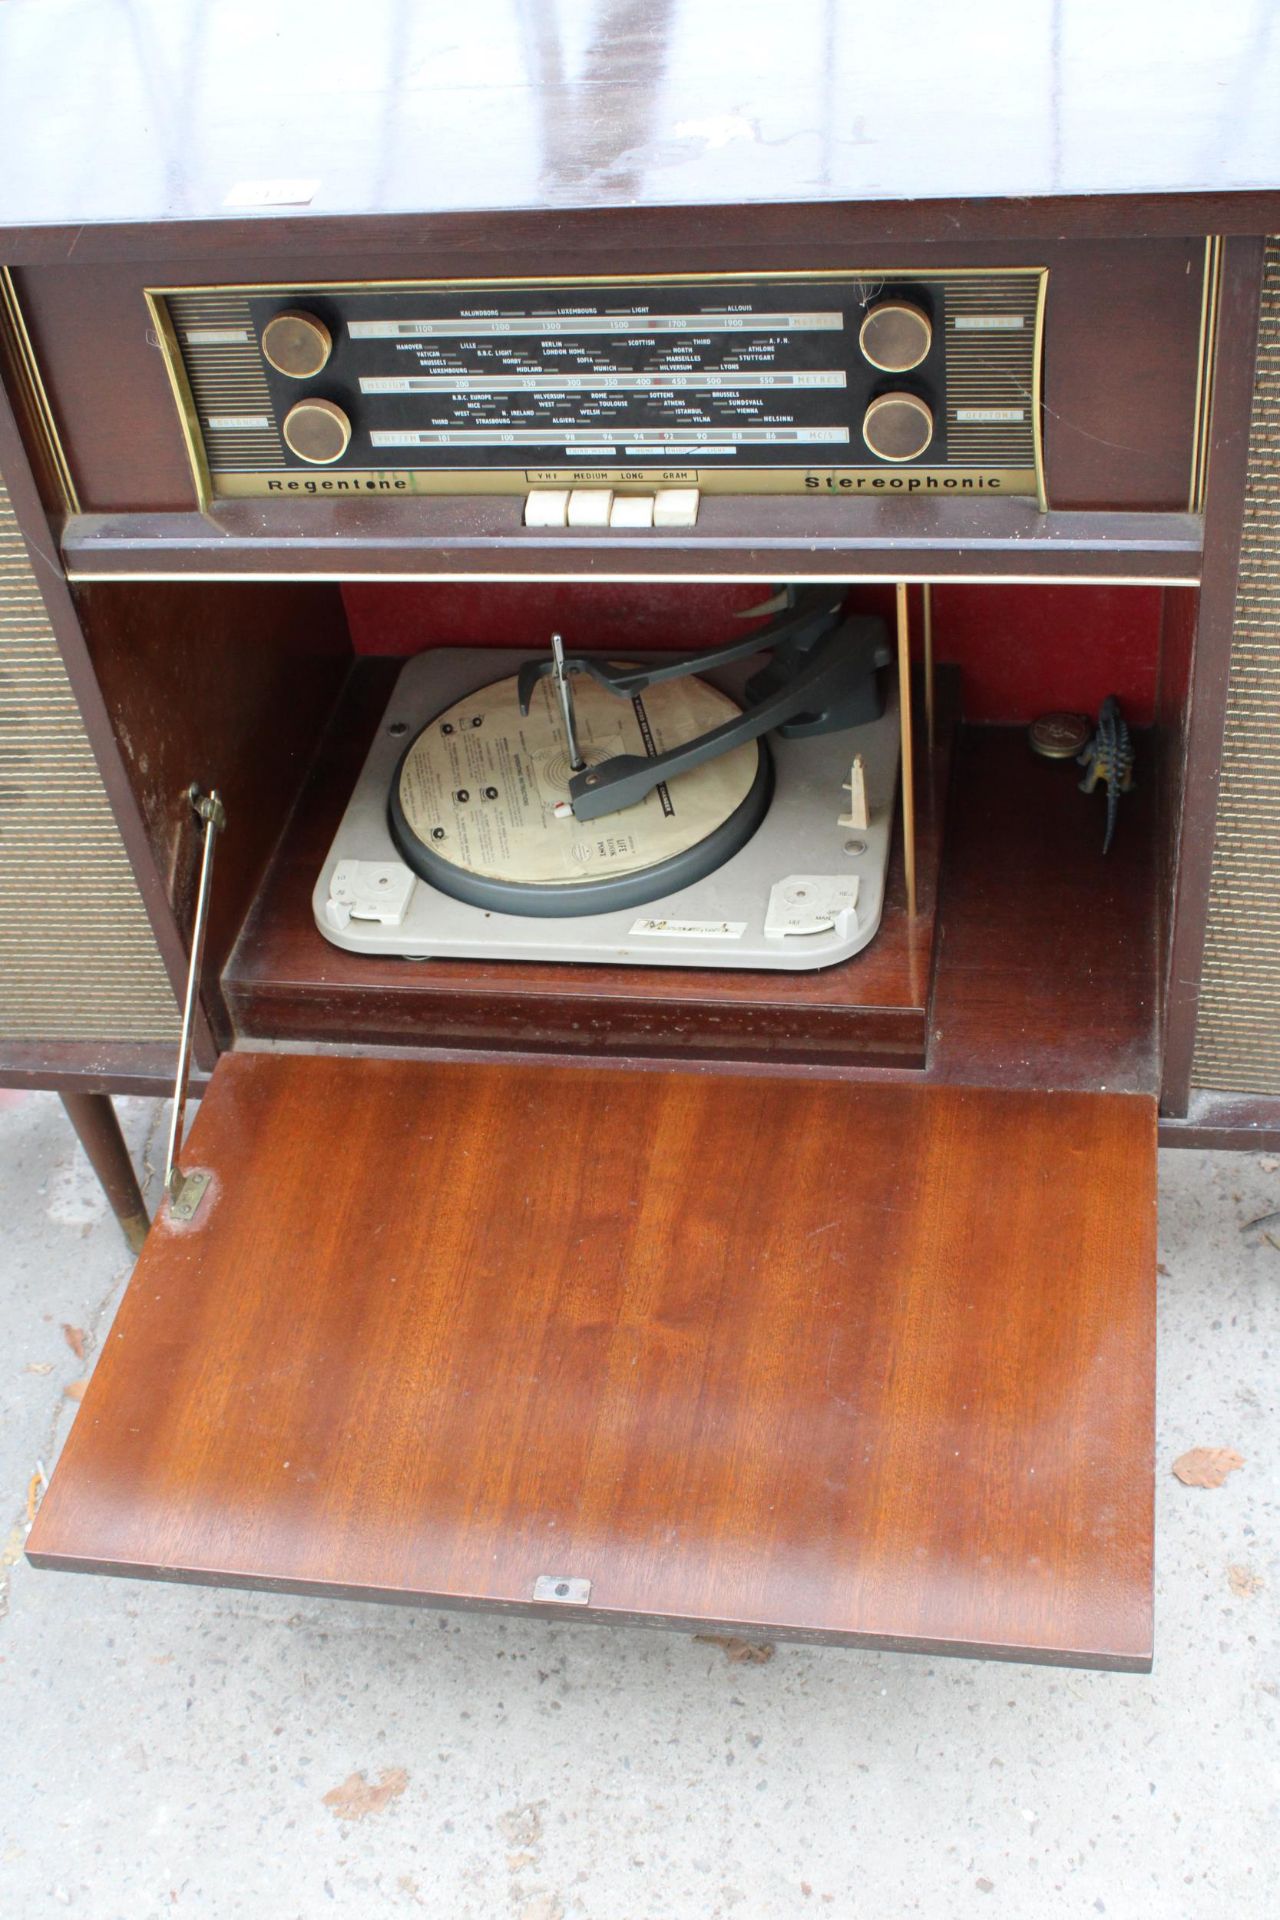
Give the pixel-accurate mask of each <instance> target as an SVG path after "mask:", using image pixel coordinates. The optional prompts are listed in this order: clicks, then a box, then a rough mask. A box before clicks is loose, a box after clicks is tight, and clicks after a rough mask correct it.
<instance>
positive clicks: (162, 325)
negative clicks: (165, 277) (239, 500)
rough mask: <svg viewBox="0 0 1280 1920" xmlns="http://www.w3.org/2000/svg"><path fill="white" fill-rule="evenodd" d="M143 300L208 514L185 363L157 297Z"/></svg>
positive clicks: (204, 465)
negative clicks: (158, 344) (154, 332)
mask: <svg viewBox="0 0 1280 1920" xmlns="http://www.w3.org/2000/svg"><path fill="white" fill-rule="evenodd" d="M143 298H144V299H145V300H146V303H147V312H148V313H149V314H150V315H151V324H152V326H153V327H154V328H155V331H156V339H157V340H158V341H159V343H160V357H161V359H162V360H163V361H164V370H165V372H166V373H167V374H168V376H169V387H170V390H171V391H172V393H173V397H174V401H175V402H176V404H177V408H178V420H179V424H180V425H181V427H182V438H183V440H184V441H185V443H186V448H187V460H188V462H189V464H190V467H191V476H192V479H193V480H194V481H195V483H196V504H197V506H198V507H199V509H200V512H201V513H208V512H209V509H210V505H211V502H212V499H213V481H212V477H211V475H210V473H209V463H208V460H207V458H206V456H205V449H204V435H203V434H202V433H201V431H200V415H199V413H198V412H197V410H196V402H195V395H194V394H193V393H192V391H191V383H190V382H189V380H188V379H187V368H186V362H185V361H184V360H183V358H182V349H181V347H180V346H179V344H178V334H177V329H176V328H175V326H174V324H173V320H172V318H171V317H170V313H169V309H168V307H167V306H166V305H165V304H164V300H163V298H162V296H161V295H159V294H156V293H153V292H152V291H151V290H150V288H147V289H145V290H144V293H143ZM69 577H70V576H68V578H69Z"/></svg>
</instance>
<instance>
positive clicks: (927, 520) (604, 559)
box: [0, 19, 1204, 578]
mask: <svg viewBox="0 0 1280 1920" xmlns="http://www.w3.org/2000/svg"><path fill="white" fill-rule="evenodd" d="M2 30H3V22H2V19H0V34H2ZM0 45H2V39H0ZM757 213H758V210H757V209H753V208H739V209H737V210H736V213H726V214H725V215H723V216H722V217H719V218H718V219H717V221H716V222H715V223H706V222H704V223H702V224H701V225H700V227H699V229H698V231H697V232H696V234H694V235H689V234H688V233H686V232H684V231H683V230H682V227H681V224H680V222H679V220H678V218H677V217H675V216H674V215H669V216H668V219H667V224H666V226H665V227H664V228H663V229H662V230H661V231H659V232H658V233H656V234H653V235H650V236H647V237H646V236H640V235H637V234H636V233H635V232H634V230H633V226H632V223H631V222H630V220H629V219H628V218H627V216H625V215H623V214H617V215H610V216H608V218H607V219H606V220H604V221H602V222H600V223H598V224H597V226H596V228H595V229H594V231H593V233H592V234H591V235H590V236H583V238H582V239H581V240H580V241H578V242H574V241H573V240H572V239H571V238H568V237H567V236H566V233H565V230H564V227H563V223H561V222H559V221H553V220H552V219H551V218H550V216H549V215H548V214H546V213H545V212H544V213H543V215H542V225H541V229H540V238H539V241H538V243H537V245H536V246H535V247H534V248H533V249H532V250H529V251H526V252H525V253H524V254H522V255H521V254H513V252H512V250H511V248H510V247H509V246H508V245H506V244H505V243H504V241H503V238H502V236H501V235H500V234H495V235H494V236H493V238H492V240H490V241H488V242H486V239H485V237H484V235H483V233H481V234H476V235H473V236H471V238H470V240H469V243H468V245H467V246H466V247H463V248H459V249H456V250H455V251H452V252H451V251H449V250H448V249H441V248H439V247H433V248H430V249H427V250H418V249H413V250H411V251H409V252H406V251H405V250H404V249H403V248H401V249H398V250H396V251H393V252H386V253H381V254H379V253H374V252H370V251H369V243H370V236H367V235H366V236H363V241H362V245H361V246H360V248H359V249H358V250H356V251H353V252H352V254H351V255H350V256H349V257H348V258H347V260H345V261H344V262H343V263H342V265H341V267H340V269H339V271H340V272H341V273H342V274H343V276H344V277H350V278H353V279H357V280H370V281H375V282H376V281H379V280H388V281H395V280H402V279H404V278H405V277H406V275H407V274H409V273H413V272H420V273H421V274H422V276H423V277H425V278H441V279H447V278H457V279H462V280H469V279H470V280H475V279H483V278H485V277H497V278H510V277H513V276H516V277H519V276H522V275H523V276H533V277H538V276H544V275H556V274H562V275H569V276H573V277H586V278H590V277H591V275H593V274H595V275H599V274H602V273H603V274H624V275H626V274H631V275H643V274H649V273H658V274H671V273H732V274H739V273H752V272H795V273H801V274H804V273H814V272H821V271H836V272H840V273H851V272H857V271H859V270H860V269H861V270H870V271H873V272H877V273H879V272H883V271H884V270H885V269H886V268H887V267H897V268H898V269H899V270H901V271H910V270H912V269H913V268H920V267H927V268H929V269H931V270H932V269H945V268H956V269H960V270H964V271H970V270H973V269H983V270H991V269H994V268H1000V267H1008V266H1016V265H1022V266H1037V267H1046V268H1047V269H1048V273H1049V290H1048V296H1047V300H1046V307H1045V338H1044V349H1045V351H1044V442H1045V458H1046V469H1047V471H1046V477H1047V483H1048V494H1049V503H1050V506H1051V507H1052V508H1053V509H1054V510H1055V511H1054V513H1053V515H1052V516H1050V517H1049V518H1048V519H1043V518H1041V516H1039V515H1038V514H1037V512H1036V511H1035V503H1034V502H1030V501H1027V502H1023V501H1019V500H1017V499H1014V498H1010V499H1002V498H1000V497H999V496H994V495H993V496H991V497H990V498H986V499H980V498H972V497H971V498H968V499H965V498H961V497H957V498H954V499H938V498H933V499H921V498H912V499H888V500H875V499H867V498H862V499H848V498H842V497H840V496H839V495H825V494H824V495H823V496H822V497H821V498H814V497H813V496H807V495H803V494H802V495H798V496H786V495H781V496H778V495H772V496H770V495H764V496H760V497H757V498H751V497H749V496H748V497H745V498H744V497H735V496H721V497H712V496H709V497H708V498H707V499H705V500H704V502H703V504H702V507H701V509H700V511H699V518H698V525H697V528H696V529H695V530H694V531H693V532H692V533H687V534H684V535H682V536H672V535H663V534H662V533H661V532H660V531H655V530H653V529H650V530H649V532H648V533H647V534H645V535H643V536H636V535H634V534H632V535H630V536H627V535H624V534H622V533H620V532H616V531H615V532H611V531H610V530H609V529H597V530H593V537H591V538H584V537H583V536H582V535H581V534H579V535H578V536H577V537H576V538H575V537H574V536H572V535H570V534H568V533H566V532H565V531H564V530H563V529H561V530H558V531H553V532H546V531H540V530H539V529H537V528H525V527H523V526H522V525H521V518H522V510H523V499H522V494H521V493H520V492H517V493H515V494H514V495H509V496H505V497H504V496H496V497H495V496H485V495H471V496H466V495H463V496H461V497H456V496H455V497H447V496H446V497H444V498H439V499H433V498H431V497H430V496H424V497H422V498H420V499H414V500H398V501H397V500H382V499H374V500H366V501H360V500H326V499H323V498H317V499H314V500H292V501H290V500H267V501H240V502H227V503H224V504H223V505H220V506H219V507H218V508H217V509H216V510H215V512H214V513H213V515H212V516H210V517H208V518H202V517H200V516H198V515H193V514H192V513H191V512H190V509H192V508H194V506H195V492H194V483H193V481H192V477H191V471H190V467H189V465H188V461H187V455H186V449H185V446H184V444H183V440H182V435H181V432H180V430H179V421H178V412H177V408H176V406H175V404H174V400H173V395H172V393H171V391H170V387H169V381H168V376H167V374H166V372H165V366H164V360H163V357H162V355H161V354H160V353H159V352H158V351H157V350H156V348H155V346H153V345H152V344H151V342H152V329H151V327H150V320H149V315H148V313H147V308H146V303H145V299H144V290H145V289H146V288H147V287H171V286H182V285H185V284H191V283H194V284H196V285H199V284H201V283H202V282H203V283H205V284H207V283H208V282H209V281H210V280H212V281H213V282H214V284H218V283H225V284H231V285H237V284H242V283H246V282H248V283H252V282H253V281H255V280H257V281H261V280H263V279H266V280H267V281H276V282H280V281H283V282H284V283H285V284H286V285H289V284H292V285H295V286H299V287H306V286H307V285H308V284H311V283H315V282H320V283H323V282H325V281H327V280H332V279H333V277H334V273H335V266H334V262H333V260H332V259H326V258H323V257H317V256H315V255H308V254H306V253H299V252H297V251H296V249H292V248H290V247H289V246H288V245H286V244H285V241H284V239H283V237H282V238H281V243H280V250H279V252H278V254H277V255H276V256H275V257H274V258H273V259H272V260H271V261H270V262H269V263H266V264H264V263H263V262H262V261H261V260H260V259H255V258H254V257H253V256H252V255H246V254H241V253H236V252H232V251H228V252H227V253H226V254H225V256H224V257H223V258H221V259H219V260H218V261H216V262H214V263H210V262H208V261H206V262H203V263H202V262H199V261H191V260H188V259H183V258H181V257H179V258H177V259H175V258H172V257H166V255H165V253H164V252H162V251H158V252H157V254H156V255H155V256H154V257H153V258H152V259H151V260H150V261H148V262H143V263H140V264H136V265H121V266H110V267H107V266H95V265H92V264H89V263H86V262H83V261H82V259H81V256H80V251H79V249H77V252H76V256H75V258H74V260H72V261H71V262H70V264H59V265H57V266H49V267H39V268H28V269H23V270H21V271H19V272H18V273H17V274H16V275H15V280H16V286H17V292H18V297H19V299H20V301H21V305H22V311H23V314H24V317H25V321H26V325H27V326H28V328H29V329H30V332H31V337H32V340H33V343H34V346H35V351H36V354H37V357H38V359H39V362H40V368H41V375H42V378H43V380H44V382H45V385H46V387H47V389H48V393H49V398H50V402H51V405H52V407H53V411H54V415H55V417H56V419H57V420H58V422H59V426H60V432H61V433H62V435H63V438H64V440H65V441H66V445H67V452H68V457H69V459H70V462H71V466H72V468H73V470H74V472H75V476H76V486H77V490H78V493H79V497H80V500H81V502H82V504H83V507H84V510H85V516H86V517H85V518H84V519H83V520H82V521H78V522H77V523H76V524H75V526H74V527H73V528H72V530H71V531H72V538H73V541H74V550H73V553H72V555H71V556H70V557H71V558H72V559H73V561H74V564H75V566H76V568H77V569H79V570H82V571H88V570H89V569H90V568H97V569H100V570H101V571H102V573H103V574H104V576H105V575H106V574H107V573H108V572H109V571H110V569H111V568H113V567H114V569H115V570H116V571H117V572H120V571H121V570H127V568H128V567H129V566H130V565H132V566H133V567H134V568H135V569H139V568H142V567H143V566H147V565H149V566H150V568H151V569H152V570H166V569H167V570H169V571H174V572H178V571H181V572H183V573H191V572H199V571H200V569H201V568H203V569H204V570H205V571H206V572H217V571H219V570H224V571H228V572H233V573H234V572H247V571H253V570H255V569H256V568H259V567H262V566H267V567H271V568H274V570H275V571H277V572H280V571H284V572H309V573H313V574H314V573H324V572H326V571H327V572H328V573H330V574H333V573H350V572H359V571H362V570H363V571H368V572H377V571H378V570H379V569H380V568H381V569H383V570H389V571H391V572H393V573H394V572H397V571H399V572H405V571H421V572H431V571H435V572H444V573H448V572H449V571H450V570H452V571H454V572H457V571H465V572H467V573H471V572H475V573H478V574H483V573H486V572H493V571H495V570H501V569H502V567H503V566H504V565H505V566H506V567H507V568H509V569H512V570H516V571H532V570H533V569H534V568H535V566H537V565H541V566H543V567H544V568H546V569H548V570H549V571H552V572H556V571H560V570H563V569H564V568H565V567H566V566H573V565H576V566H577V567H578V568H579V569H580V570H582V571H585V572H587V573H590V572H591V571H593V570H607V569H608V568H609V567H612V568H613V570H614V571H615V572H618V571H631V570H636V571H642V572H643V571H647V570H649V569H652V570H654V571H657V572H662V571H673V570H674V568H673V558H672V556H673V554H683V555H685V556H686V557H687V559H688V566H689V568H690V569H697V568H712V567H717V566H718V567H719V568H720V570H721V571H727V570H729V569H736V570H737V571H739V572H745V573H748V574H751V575H753V576H756V577H764V578H768V577H770V572H771V568H776V566H777V565H778V559H779V554H780V553H787V554H789V555H791V556H794V557H793V558H792V559H791V560H790V562H789V564H791V565H793V566H794V567H795V568H797V569H798V570H799V571H801V572H804V571H809V572H814V571H817V572H819V573H821V571H822V570H823V569H828V570H829V569H832V568H834V569H835V573H836V577H840V562H841V561H842V560H843V561H844V562H845V563H846V564H845V572H846V574H848V573H852V572H856V573H858V574H866V573H868V572H871V571H874V570H875V569H876V567H877V565H879V566H880V567H882V568H883V569H884V571H885V572H886V573H888V575H889V577H890V578H902V577H903V575H902V573H901V572H900V571H897V572H895V571H893V570H892V569H894V568H895V567H896V568H899V569H900V568H901V566H902V565H903V564H904V563H911V562H914V564H915V566H916V568H917V569H918V570H919V571H920V572H921V573H923V574H924V575H926V576H927V575H929V574H930V573H933V574H937V575H943V574H948V573H956V572H961V573H963V572H965V571H967V572H968V573H969V574H970V575H973V574H975V573H987V572H991V573H996V574H999V573H1008V572H1013V573H1018V572H1020V571H1025V572H1029V573H1033V572H1039V573H1046V572H1049V571H1051V569H1052V568H1053V567H1054V566H1057V567H1058V568H1059V569H1060V570H1061V572H1062V573H1064V574H1068V575H1070V574H1072V573H1087V572H1088V569H1089V568H1090V567H1093V568H1094V569H1096V570H1097V571H1098V572H1099V573H1105V572H1107V571H1111V572H1113V573H1119V574H1120V575H1121V576H1122V577H1123V576H1124V574H1125V573H1126V572H1127V573H1129V574H1134V573H1144V574H1146V575H1147V576H1148V577H1150V576H1154V577H1157V578H1159V577H1186V573H1187V571H1188V569H1190V570H1191V571H1192V572H1194V567H1195V562H1196V559H1197V557H1198V537H1199V527H1198V523H1192V522H1188V521H1185V520H1184V519H1183V510H1185V508H1186V505H1187V494H1188V485H1189V479H1190V471H1191V455H1192V436H1193V431H1194V423H1195V399H1196V369H1197V362H1198V355H1199V338H1200V302H1201V291H1202V286H1203V277H1204V243H1203V241H1196V240H1187V239H1177V240H1159V239H1151V240H1139V239H1135V240H1132V241H1129V242H1127V243H1119V242H1116V241H1105V240H1098V241H1064V240H1061V239H1054V238H1043V237H1042V238H1038V239H1035V240H1027V241H1024V242H1023V243H1022V244H1021V246H1020V247H1019V248H1018V249H1017V251H1016V255H1015V256H1014V257H1011V256H1010V250H1009V247H1008V245H1007V244H970V245H964V244H961V243H959V241H958V240H957V238H956V236H955V234H954V231H953V230H952V229H951V228H950V227H949V226H948V225H947V224H946V223H945V222H944V223H943V224H942V226H941V227H940V230H939V231H938V232H937V233H934V234H931V235H930V238H929V244H928V245H927V246H917V247H915V248H914V249H910V248H908V249H907V250H905V251H904V250H903V247H902V243H898V244H896V245H894V247H893V249H892V251H891V253H890V254H889V255H886V251H885V248H886V244H887V243H886V241H885V239H884V238H882V237H879V236H878V237H877V238H876V239H875V240H873V241H871V242H869V243H864V244H863V245H862V246H861V247H856V248H851V247H850V246H849V245H848V244H847V243H846V242H844V241H842V240H841V238H840V237H839V235H838V234H837V233H835V232H833V230H832V223H831V219H830V210H829V209H828V208H826V207H813V208H810V209H807V210H806V209H803V208H796V209H795V210H794V211H793V212H792V214H791V216H790V221H789V228H788V231H787V233H786V235H785V237H782V236H780V237H779V238H778V239H777V240H776V241H775V242H774V244H773V245H772V246H766V245H765V244H763V242H762V236H761V235H760V234H759V232H758V231H757V230H756V224H755V223H756V218H757ZM267 224H268V226H270V224H271V223H269V222H268V223H267ZM411 261H412V262H415V263H420V265H413V266H411V265H410V264H409V262H411ZM104 359H105V360H107V361H109V364H110V366H111V369H112V378H111V379H110V380H104V379H103V378H102V367H103V364H104ZM333 397H335V398H336V397H338V395H337V394H336V393H335V395H334V396H333ZM350 404H351V405H352V406H353V407H356V406H358V405H359V396H357V395H352V396H350ZM1086 509H1109V510H1111V511H1112V512H1113V513H1115V514H1116V515H1117V516H1118V517H1117V518H1116V519H1115V520H1114V521H1111V522H1107V521H1101V522H1097V521H1093V520H1091V519H1089V518H1087V517H1086V518H1081V517H1079V515H1078V513H1077V512H1076V511H1075V510H1086ZM1134 510H1143V511H1147V512H1153V513H1160V514H1161V515H1162V516H1163V515H1165V514H1168V515H1171V516H1172V517H1171V518H1169V519H1165V518H1163V517H1161V518H1159V519H1157V520H1155V521H1153V522H1152V523H1151V524H1150V526H1149V527H1148V528H1147V529H1146V531H1145V532H1144V530H1143V527H1142V524H1141V522H1140V521H1135V520H1134V519H1132V518H1131V517H1130V515H1131V513H1132V512H1133V511H1134ZM170 515H172V516H173V517H172V518H169V517H168V516H170ZM114 516H118V517H114ZM899 542H901V543H902V547H901V552H900V553H899V554H898V555H897V558H896V559H890V558H889V556H890V555H892V554H894V553H895V551H896V549H897V547H898V543H899ZM1144 542H1149V543H1150V550H1149V552H1147V551H1144ZM971 543H972V546H973V551H972V553H971V554H969V555H968V557H967V559H966V551H965V550H966V548H967V547H968V546H969V545H970V544H971ZM157 546H159V547H160V549H161V551H160V552H155V551H152V549H154V548H155V547H157ZM810 547H812V549H813V551H812V553H810V552H809V549H810ZM170 549H172V552H170ZM255 554H256V555H258V556H259V557H257V558H255V557H254V556H255ZM855 560H856V562H857V565H856V567H855V566H852V565H851V564H850V563H851V562H852V561H855ZM1161 570H1163V573H1162V571H1161Z"/></svg>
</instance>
